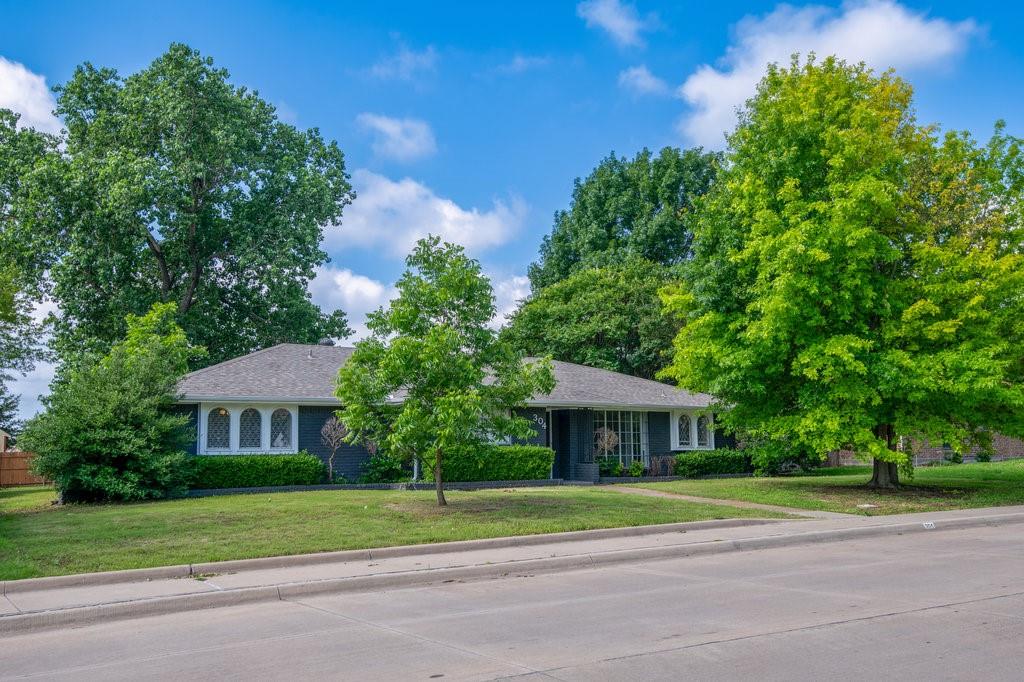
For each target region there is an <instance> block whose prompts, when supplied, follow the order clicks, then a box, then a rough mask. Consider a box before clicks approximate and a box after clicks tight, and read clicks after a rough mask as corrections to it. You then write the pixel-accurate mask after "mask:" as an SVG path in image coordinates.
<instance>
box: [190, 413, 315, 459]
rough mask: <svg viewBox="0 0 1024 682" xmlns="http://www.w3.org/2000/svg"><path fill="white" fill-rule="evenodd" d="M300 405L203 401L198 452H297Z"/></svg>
mask: <svg viewBox="0 0 1024 682" xmlns="http://www.w3.org/2000/svg"><path fill="white" fill-rule="evenodd" d="M298 407H299V406H298V405H295V404H291V403H285V404H281V403H278V404H276V405H275V404H273V403H220V404H217V403H200V408H199V414H200V420H199V425H198V426H199V434H198V436H199V443H198V445H199V447H198V450H199V453H200V454H204V455H207V454H208V455H227V454H236V453H237V454H254V453H260V452H266V453H271V452H273V453H285V452H295V451H296V448H295V445H296V443H297V442H298V440H299V432H298V416H297V415H298V411H299V410H298Z"/></svg>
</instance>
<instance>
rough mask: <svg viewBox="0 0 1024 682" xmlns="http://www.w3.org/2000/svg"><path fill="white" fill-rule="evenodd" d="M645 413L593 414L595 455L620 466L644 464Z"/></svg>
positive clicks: (645, 451) (602, 412)
mask: <svg viewBox="0 0 1024 682" xmlns="http://www.w3.org/2000/svg"><path fill="white" fill-rule="evenodd" d="M645 416H646V414H645V413H644V412H627V411H622V410H594V455H595V456H596V457H606V458H611V459H618V460H619V462H621V463H622V464H623V465H627V466H628V465H629V463H630V462H633V461H634V460H639V461H643V462H646V461H647V425H646V424H645V423H644V417H645Z"/></svg>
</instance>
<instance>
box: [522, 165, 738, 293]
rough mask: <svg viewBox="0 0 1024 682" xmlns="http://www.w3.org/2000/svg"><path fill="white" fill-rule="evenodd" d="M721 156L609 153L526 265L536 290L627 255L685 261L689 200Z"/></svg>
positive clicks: (704, 183) (711, 175) (691, 204)
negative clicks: (538, 252)
mask: <svg viewBox="0 0 1024 682" xmlns="http://www.w3.org/2000/svg"><path fill="white" fill-rule="evenodd" d="M719 160H720V159H719V156H718V154H715V153H705V152H704V151H703V150H701V149H699V148H697V149H687V150H682V151H681V150H679V149H675V148H673V147H665V148H664V149H662V150H661V152H660V153H658V154H657V155H654V154H652V153H651V152H650V151H648V150H647V149H644V150H643V151H641V152H640V153H639V154H637V155H636V156H635V157H634V158H633V159H626V158H625V157H617V156H615V155H614V154H611V155H609V156H608V157H607V158H606V159H604V160H602V161H601V163H600V164H598V166H597V168H595V169H594V170H593V172H592V173H591V174H590V175H589V176H588V177H587V179H586V180H580V179H579V178H577V179H576V184H575V187H574V189H573V193H572V204H571V205H570V207H569V210H567V211H559V212H558V213H556V214H555V224H554V227H553V228H552V230H551V234H550V235H548V236H546V237H544V241H543V243H542V244H541V247H540V259H539V260H538V261H537V262H536V263H533V264H532V265H531V266H530V273H529V274H530V283H531V285H532V286H533V290H534V291H538V290H540V289H542V288H544V287H547V286H550V285H552V284H554V283H556V282H560V281H561V280H563V279H565V278H567V277H568V276H569V275H571V274H572V273H574V272H577V271H579V270H582V269H586V268H592V267H601V266H605V265H615V264H620V263H622V262H623V261H625V260H626V259H627V258H630V257H639V258H643V259H645V260H649V261H651V262H654V263H660V264H664V265H672V264H676V263H680V262H682V261H684V260H685V259H686V258H688V257H689V255H690V242H691V239H692V229H693V228H692V221H693V209H694V201H695V200H696V199H697V198H698V197H700V196H701V195H703V194H705V193H706V192H707V191H708V188H709V187H710V186H711V184H712V182H713V180H714V177H715V174H716V172H717V169H718V165H719Z"/></svg>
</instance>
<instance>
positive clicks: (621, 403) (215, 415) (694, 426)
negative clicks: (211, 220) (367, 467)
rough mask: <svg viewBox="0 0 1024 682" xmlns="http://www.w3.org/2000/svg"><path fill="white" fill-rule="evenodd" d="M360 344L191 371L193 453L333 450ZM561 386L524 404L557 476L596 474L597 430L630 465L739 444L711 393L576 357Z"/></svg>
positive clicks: (263, 353) (363, 456)
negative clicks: (723, 429)
mask: <svg viewBox="0 0 1024 682" xmlns="http://www.w3.org/2000/svg"><path fill="white" fill-rule="evenodd" d="M352 351H353V349H352V348H347V347H342V346H328V345H302V344H291V343H286V344H280V345H277V346H273V347H272V348H266V349H264V350H260V351H256V352H255V353H250V354H249V355H245V356H242V357H239V358H235V359H233V360H228V361H226V362H222V363H220V364H217V365H212V366H210V367H206V368H204V369H200V370H197V371H195V372H191V373H189V374H187V375H186V376H185V377H184V378H183V379H182V381H181V382H180V384H179V386H178V391H179V399H178V402H179V409H180V410H182V411H183V412H185V413H187V414H188V415H189V416H190V418H191V419H192V421H193V423H194V424H195V429H196V435H197V437H196V441H195V442H194V443H193V444H192V454H195V455H227V454H232V455H236V454H254V453H293V452H298V451H300V450H306V451H308V452H310V453H313V454H315V455H317V456H319V457H321V458H323V459H325V460H326V458H327V456H328V455H329V454H330V453H329V451H328V449H327V447H326V446H324V445H323V443H322V442H321V438H320V429H321V427H322V426H323V424H324V422H325V421H327V420H328V419H329V418H330V417H331V415H332V414H333V413H334V411H335V410H337V409H338V407H339V402H338V399H337V398H336V397H335V396H334V390H335V382H336V379H337V375H338V370H339V369H340V368H341V366H342V365H344V364H345V362H346V361H347V360H348V358H349V357H350V356H351V354H352ZM554 373H555V381H556V384H555V388H554V390H553V391H551V393H549V394H547V395H539V396H534V398H533V399H532V400H530V401H529V402H528V403H527V405H526V406H524V407H523V408H521V412H522V414H523V415H525V416H527V417H528V418H529V419H530V420H531V421H532V422H533V424H534V431H535V435H534V436H533V438H531V439H529V441H528V442H529V443H532V444H538V445H546V446H548V447H550V448H552V449H553V450H554V451H555V461H554V466H553V467H552V472H551V476H552V477H553V478H557V479H566V480H578V481H594V480H596V479H597V478H598V464H597V462H596V461H595V434H596V433H601V434H604V433H606V431H599V429H605V430H610V431H613V432H614V433H615V434H616V436H617V438H611V439H604V440H603V444H604V445H605V446H606V447H607V445H608V444H609V443H614V447H612V448H610V449H609V450H608V451H607V452H602V453H599V454H601V455H602V456H611V457H615V458H618V459H619V461H621V462H622V463H623V465H625V466H627V467H628V466H629V465H630V463H632V462H633V461H635V460H639V461H641V462H643V463H644V465H645V466H647V465H648V464H649V462H650V461H651V458H652V457H654V456H658V455H668V454H671V453H675V452H679V451H684V450H711V449H714V448H715V447H716V446H718V447H725V446H730V445H732V442H731V439H729V442H725V441H726V438H727V437H725V436H723V434H721V433H717V434H716V433H715V430H714V424H713V415H712V414H711V413H710V411H709V408H710V406H711V401H712V398H711V396H709V395H705V394H702V393H690V392H688V391H684V390H681V389H677V388H673V387H672V386H668V385H666V384H662V383H659V382H656V381H650V380H647V379H640V378H637V377H633V376H628V375H625V374H619V373H618V372H612V371H609V370H605V369H597V368H594V367H586V366H584V365H577V364H573V363H570V362H558V361H556V362H555V363H554ZM369 457H370V454H369V452H367V450H366V449H365V448H363V447H361V446H357V445H346V446H344V447H343V448H342V449H341V450H339V451H338V455H337V457H336V458H335V471H336V472H338V473H341V474H344V475H345V476H346V477H348V478H355V477H357V476H358V475H359V472H360V467H361V466H362V465H363V463H364V462H365V461H366V460H367V459H368V458H369Z"/></svg>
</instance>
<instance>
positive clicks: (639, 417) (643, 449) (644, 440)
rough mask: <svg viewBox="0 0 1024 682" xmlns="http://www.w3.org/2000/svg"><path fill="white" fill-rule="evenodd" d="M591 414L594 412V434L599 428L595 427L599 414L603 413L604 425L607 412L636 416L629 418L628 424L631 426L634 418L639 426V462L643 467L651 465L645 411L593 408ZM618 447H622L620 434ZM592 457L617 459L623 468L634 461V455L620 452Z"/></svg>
mask: <svg viewBox="0 0 1024 682" xmlns="http://www.w3.org/2000/svg"><path fill="white" fill-rule="evenodd" d="M593 412H594V430H595V432H596V430H597V429H598V428H600V427H598V426H597V414H598V413H599V412H603V413H605V423H607V413H609V412H618V413H620V414H621V413H626V412H628V413H630V414H632V415H636V417H630V423H631V424H632V420H633V419H634V418H635V419H636V421H637V422H638V424H639V426H640V461H641V462H643V464H644V466H645V467H646V466H649V465H650V463H651V449H650V443H649V442H648V441H649V434H648V427H647V410H620V409H614V408H612V409H599V408H594V409H593ZM619 423H620V424H621V423H622V422H621V418H620V421H619ZM618 447H619V448H621V447H622V436H621V434H620V435H619V445H618ZM634 454H635V453H634ZM594 457H595V458H596V457H609V458H612V459H618V460H619V462H620V463H622V465H623V466H629V463H630V462H632V461H633V460H634V459H635V457H634V455H630V454H628V453H624V452H622V451H619V452H617V453H615V454H612V455H598V454H597V453H595V454H594Z"/></svg>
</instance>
